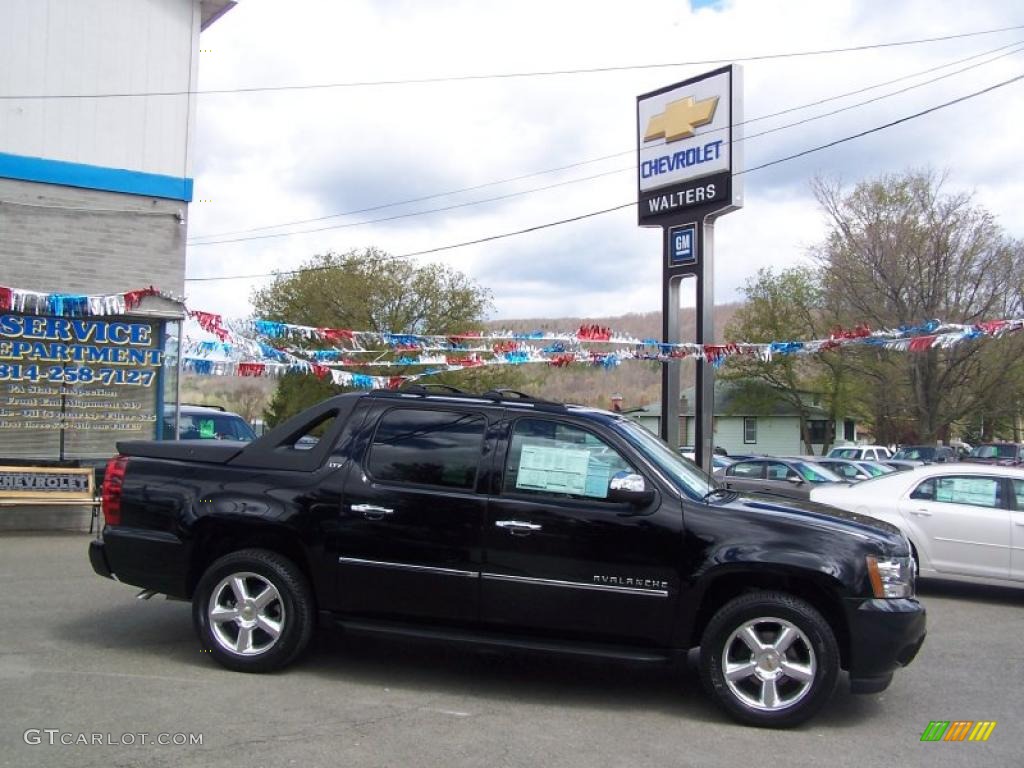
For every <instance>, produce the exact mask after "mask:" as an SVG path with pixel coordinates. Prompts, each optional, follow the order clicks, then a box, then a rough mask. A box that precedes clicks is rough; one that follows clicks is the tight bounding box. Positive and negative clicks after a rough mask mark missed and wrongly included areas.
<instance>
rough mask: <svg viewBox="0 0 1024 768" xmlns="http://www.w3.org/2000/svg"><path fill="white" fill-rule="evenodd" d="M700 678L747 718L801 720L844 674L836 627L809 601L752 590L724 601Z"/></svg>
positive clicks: (708, 637) (782, 723) (703, 653)
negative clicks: (841, 667) (840, 667)
mask: <svg viewBox="0 0 1024 768" xmlns="http://www.w3.org/2000/svg"><path fill="white" fill-rule="evenodd" d="M700 659H701V665H700V666H701V677H702V678H703V680H704V685H705V687H706V688H707V690H708V692H709V693H711V695H712V696H714V698H715V699H716V700H717V701H718V703H719V704H721V705H722V707H724V708H725V710H726V711H727V712H729V714H730V715H732V716H733V717H734V718H736V719H737V720H739V721H740V722H742V723H747V724H749V725H759V726H769V727H777V728H784V727H789V726H794V725H797V724H799V723H802V722H803V721H804V720H806V719H807V718H809V717H811V716H812V715H813V714H814V713H815V712H817V711H818V710H819V709H821V707H822V706H823V705H824V704H825V702H826V701H828V699H829V697H830V696H831V695H832V692H833V690H834V689H835V686H836V680H837V678H838V676H839V646H838V645H837V643H836V638H835V635H834V633H833V632H832V628H831V627H830V626H829V624H828V622H827V621H825V619H824V618H823V617H822V615H821V614H820V613H819V612H818V611H817V610H815V608H814V607H813V606H812V605H811V604H810V603H808V602H806V601H805V600H801V599H799V598H797V597H794V596H792V595H788V594H785V593H781V592H752V593H750V594H746V595H742V596H740V597H737V598H735V599H734V600H731V601H729V602H728V603H726V604H725V605H724V606H723V607H722V609H721V610H719V611H718V613H716V614H715V615H714V617H713V618H712V619H711V621H710V622H709V623H708V626H707V629H706V630H705V631H704V636H703V638H702V640H701V648H700Z"/></svg>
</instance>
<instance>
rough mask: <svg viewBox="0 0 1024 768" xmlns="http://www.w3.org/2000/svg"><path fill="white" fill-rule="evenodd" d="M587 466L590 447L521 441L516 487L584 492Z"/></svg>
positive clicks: (573, 492)
mask: <svg viewBox="0 0 1024 768" xmlns="http://www.w3.org/2000/svg"><path fill="white" fill-rule="evenodd" d="M589 468H590V451H581V450H578V449H575V448H549V447H547V446H543V445H524V446H523V450H522V453H521V454H520V456H519V472H518V474H517V476H516V488H522V489H526V490H531V491H551V492H553V493H572V494H577V495H581V494H586V493H587V486H588V484H587V478H588V475H589ZM587 495H589V494H587Z"/></svg>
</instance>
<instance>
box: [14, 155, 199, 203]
mask: <svg viewBox="0 0 1024 768" xmlns="http://www.w3.org/2000/svg"><path fill="white" fill-rule="evenodd" d="M0 177H2V178H6V179H18V180H20V181H37V182H40V183H43V184H62V185H64V186H66V187H81V188H83V189H101V190H104V191H106V192H125V193H127V194H130V195H143V196H145V197H166V198H168V199H171V200H183V201H185V202H191V200H192V179H189V178H182V177H178V176H164V175H161V174H159V173H143V172H141V171H129V170H126V169H124V168H105V167H103V166H100V165H86V164H84V163H68V162H65V161H63V160H47V159H46V158H42V157H24V156H22V155H8V154H5V153H3V152H0Z"/></svg>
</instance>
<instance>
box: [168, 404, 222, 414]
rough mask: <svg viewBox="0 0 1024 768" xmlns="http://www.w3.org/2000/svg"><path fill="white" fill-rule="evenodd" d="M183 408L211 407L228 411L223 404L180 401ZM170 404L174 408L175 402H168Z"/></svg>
mask: <svg viewBox="0 0 1024 768" xmlns="http://www.w3.org/2000/svg"><path fill="white" fill-rule="evenodd" d="M180 405H181V407H182V408H211V409H212V410H214V411H223V412H224V413H227V411H228V409H227V408H225V407H224V406H223V405H210V404H209V403H180ZM168 406H169V407H171V408H173V407H174V406H173V404H171V403H168Z"/></svg>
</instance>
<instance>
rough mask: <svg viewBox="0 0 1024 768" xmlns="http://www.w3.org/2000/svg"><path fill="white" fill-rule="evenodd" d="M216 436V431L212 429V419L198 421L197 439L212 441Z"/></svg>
mask: <svg viewBox="0 0 1024 768" xmlns="http://www.w3.org/2000/svg"><path fill="white" fill-rule="evenodd" d="M216 436H217V432H216V430H215V429H214V428H213V419H200V421H199V437H201V438H203V439H204V440H212V439H213V438H215V437H216Z"/></svg>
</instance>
